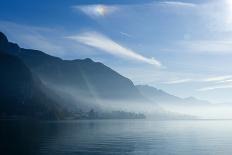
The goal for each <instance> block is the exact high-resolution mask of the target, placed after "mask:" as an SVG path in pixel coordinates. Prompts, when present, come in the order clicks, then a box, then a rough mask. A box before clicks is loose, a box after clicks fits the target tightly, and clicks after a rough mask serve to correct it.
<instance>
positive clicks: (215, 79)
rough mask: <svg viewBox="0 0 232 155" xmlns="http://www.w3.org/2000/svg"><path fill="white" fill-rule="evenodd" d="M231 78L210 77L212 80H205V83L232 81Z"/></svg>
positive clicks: (231, 76) (227, 76) (230, 76)
mask: <svg viewBox="0 0 232 155" xmlns="http://www.w3.org/2000/svg"><path fill="white" fill-rule="evenodd" d="M230 78H232V75H225V76H216V77H210V78H206V79H204V80H203V81H205V82H220V81H225V80H227V79H230Z"/></svg>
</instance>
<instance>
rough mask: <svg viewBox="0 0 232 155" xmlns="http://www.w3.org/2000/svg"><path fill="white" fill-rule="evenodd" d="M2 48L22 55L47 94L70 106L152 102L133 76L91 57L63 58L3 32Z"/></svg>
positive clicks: (19, 55)
mask: <svg viewBox="0 0 232 155" xmlns="http://www.w3.org/2000/svg"><path fill="white" fill-rule="evenodd" d="M0 50H2V51H5V52H7V54H8V55H11V56H14V57H17V58H18V59H20V60H21V61H22V62H23V63H24V64H25V65H26V67H28V69H29V70H30V71H31V73H32V74H33V75H34V76H35V77H37V78H38V79H39V81H40V82H41V83H42V85H43V86H44V87H46V89H44V92H46V94H47V96H49V97H50V98H52V100H55V101H56V102H58V104H61V105H63V106H65V107H66V109H68V110H71V111H76V110H84V111H88V110H90V109H92V108H94V109H95V110H97V109H98V110H101V109H102V106H108V107H109V106H111V105H114V106H115V105H124V106H125V105H127V104H129V103H132V104H133V103H135V102H137V103H144V102H149V100H147V99H146V98H145V97H143V96H142V95H141V93H140V92H139V91H138V89H137V88H136V87H135V86H134V84H133V82H132V81H131V80H129V79H128V78H126V77H124V76H122V75H120V74H119V73H117V72H115V71H114V70H112V69H111V68H109V67H107V66H105V65H104V64H102V63H100V62H94V61H93V60H91V59H89V58H87V59H83V60H80V59H77V60H62V59H61V58H58V57H55V56H51V55H48V54H46V53H44V52H42V51H39V50H33V49H24V48H20V47H19V46H18V45H17V44H15V43H11V42H9V41H8V39H7V37H6V36H5V35H4V34H3V33H0ZM113 110H117V109H113Z"/></svg>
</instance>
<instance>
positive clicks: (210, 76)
mask: <svg viewBox="0 0 232 155" xmlns="http://www.w3.org/2000/svg"><path fill="white" fill-rule="evenodd" d="M0 10H1V13H0V31H2V32H4V33H5V34H6V35H7V36H8V39H9V40H10V41H13V42H16V43H18V44H19V45H20V46H21V47H24V48H32V49H38V50H41V51H43V52H46V53H48V54H51V55H54V56H57V57H61V58H62V59H70V60H71V59H82V58H87V57H88V58H91V59H93V60H94V61H99V62H102V63H104V64H105V65H107V66H109V67H111V68H112V69H114V70H116V71H117V72H119V73H120V74H122V75H124V76H126V77H128V78H130V79H131V80H132V81H133V82H134V83H135V84H148V85H151V86H154V87H157V88H160V89H163V90H165V91H167V92H169V93H171V94H174V95H177V96H180V97H189V96H194V97H197V98H199V99H204V100H209V101H211V102H214V103H218V102H231V101H232V95H231V93H230V92H231V91H232V0H220V1H219V0H188V1H187V0H143V1H141V0H121V1H120V0H105V1H104V0H91V1H90V0H69V1H61V0H46V1H45V0H44V1H29V0H2V1H1V5H0Z"/></svg>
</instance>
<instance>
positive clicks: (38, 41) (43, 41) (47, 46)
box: [0, 21, 64, 54]
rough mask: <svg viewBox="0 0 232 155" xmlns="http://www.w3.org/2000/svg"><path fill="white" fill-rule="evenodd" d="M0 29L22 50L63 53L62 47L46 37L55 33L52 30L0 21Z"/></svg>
mask: <svg viewBox="0 0 232 155" xmlns="http://www.w3.org/2000/svg"><path fill="white" fill-rule="evenodd" d="M0 29H1V31H3V32H4V33H6V34H7V35H8V37H10V38H11V39H13V41H15V42H17V43H19V44H20V45H22V46H24V48H33V49H39V50H42V51H45V52H48V53H50V54H54V53H53V52H55V53H56V54H57V53H59V52H64V48H63V47H62V46H60V45H59V44H56V43H55V42H54V40H52V39H51V37H48V34H54V33H56V30H54V29H51V28H46V27H37V26H30V25H23V24H17V23H13V22H7V21H0ZM11 41H12V40H11Z"/></svg>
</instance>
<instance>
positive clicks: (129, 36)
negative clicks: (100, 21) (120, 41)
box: [120, 32, 132, 38]
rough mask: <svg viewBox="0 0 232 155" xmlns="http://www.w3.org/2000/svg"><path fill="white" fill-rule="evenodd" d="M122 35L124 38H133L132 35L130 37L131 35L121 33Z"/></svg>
mask: <svg viewBox="0 0 232 155" xmlns="http://www.w3.org/2000/svg"><path fill="white" fill-rule="evenodd" d="M120 34H121V35H123V36H126V37H128V38H131V37H132V35H130V34H128V33H126V32H120Z"/></svg>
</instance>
